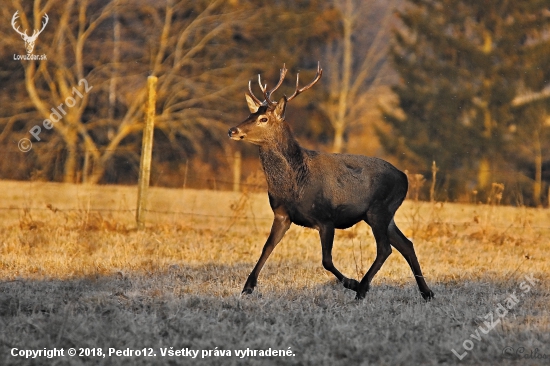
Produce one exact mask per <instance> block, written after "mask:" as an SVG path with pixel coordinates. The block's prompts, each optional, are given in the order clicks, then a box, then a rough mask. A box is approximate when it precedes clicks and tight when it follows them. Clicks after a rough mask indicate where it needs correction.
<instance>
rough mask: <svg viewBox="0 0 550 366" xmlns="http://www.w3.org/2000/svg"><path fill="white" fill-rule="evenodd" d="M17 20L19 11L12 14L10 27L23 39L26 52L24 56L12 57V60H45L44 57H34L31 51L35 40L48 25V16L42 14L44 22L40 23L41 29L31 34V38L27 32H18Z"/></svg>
mask: <svg viewBox="0 0 550 366" xmlns="http://www.w3.org/2000/svg"><path fill="white" fill-rule="evenodd" d="M17 18H19V10H18V11H16V12H15V14H13V17H12V18H11V26H12V27H13V29H14V30H15V31H16V32H17V33H19V35H20V36H21V38H23V41H25V49H26V50H27V54H26V55H15V54H14V55H13V59H14V60H46V55H34V54H33V53H32V51H33V50H34V44H35V42H36V39H37V38H38V36H39V35H40V33H42V31H43V30H44V28H46V24H48V20H49V18H48V14H44V17H43V18H44V20H43V21H42V28H41V29H40V30H38V29H35V30H34V31H33V33H32V36H29V35H28V34H27V30H26V29H25V31H23V32H21V31H20V30H19V27H20V26H17V27H16V22H17Z"/></svg>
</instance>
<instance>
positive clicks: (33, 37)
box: [11, 10, 50, 41]
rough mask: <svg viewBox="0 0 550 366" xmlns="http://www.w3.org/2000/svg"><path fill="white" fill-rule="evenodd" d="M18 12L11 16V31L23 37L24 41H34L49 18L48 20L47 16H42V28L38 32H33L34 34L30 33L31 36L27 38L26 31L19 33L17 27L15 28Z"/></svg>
mask: <svg viewBox="0 0 550 366" xmlns="http://www.w3.org/2000/svg"><path fill="white" fill-rule="evenodd" d="M18 13H19V10H17V11H16V12H15V14H13V17H12V18H11V26H12V27H13V29H14V30H15V31H16V32H17V33H19V34H20V35H21V37H23V38H24V39H25V40H31V41H32V40H36V38H37V37H38V35H39V34H40V33H42V31H43V30H44V28H46V24H48V20H49V19H50V18H48V14H44V21H43V22H42V28H41V29H40V30H36V29H35V30H34V32H33V33H32V36H30V37H29V36H28V35H27V30H26V29H25V32H21V31H20V30H19V27H17V28H15V22H16V21H17V18H19V14H18Z"/></svg>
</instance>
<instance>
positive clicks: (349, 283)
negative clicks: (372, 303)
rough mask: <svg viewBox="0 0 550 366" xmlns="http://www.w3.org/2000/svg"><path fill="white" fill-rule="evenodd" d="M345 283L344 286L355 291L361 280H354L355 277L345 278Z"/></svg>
mask: <svg viewBox="0 0 550 366" xmlns="http://www.w3.org/2000/svg"><path fill="white" fill-rule="evenodd" d="M342 282H343V284H344V287H345V288H347V289H350V290H353V291H357V289H358V288H359V282H357V280H354V279H353V278H344V280H343V281H342Z"/></svg>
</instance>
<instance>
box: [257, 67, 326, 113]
mask: <svg viewBox="0 0 550 366" xmlns="http://www.w3.org/2000/svg"><path fill="white" fill-rule="evenodd" d="M287 71H288V70H287V68H286V65H285V64H283V68H282V69H281V73H280V76H279V82H278V83H277V85H275V87H274V88H273V89H271V90H270V91H267V84H263V85H262V78H261V76H260V74H258V84H260V89H261V90H262V93H263V94H264V98H265V100H264V101H263V102H262V101H260V100H259V99H258V98H256V96H255V95H254V93H252V85H251V81H248V92H249V94H250V96H251V97H252V99H254V101H255V102H256V103H258V104H264V105H269V106H274V105H276V104H277V102H274V101H272V100H271V99H270V97H271V94H273V92H274V91H276V90H277V89H279V87H280V86H281V85H282V84H283V80H284V78H285V76H286V73H287ZM322 75H323V69H321V63H320V62H318V63H317V75H316V76H315V79H313V81H312V82H311V83H309V84H308V85H306V86H304V87H303V88H301V89H298V83H299V81H300V74H297V75H296V90H295V91H294V94H292V95H291V96H290V98H288V99H287V101H291V100H292V99H294V98H296V96H297V95H298V94H300V93H301V92H303V91H305V90H308V89H309V88H311V87H312V86H313V85H315V83H316V82H318V81H319V79H320V78H321V76H322Z"/></svg>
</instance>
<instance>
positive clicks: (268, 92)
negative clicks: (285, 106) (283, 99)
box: [258, 64, 288, 105]
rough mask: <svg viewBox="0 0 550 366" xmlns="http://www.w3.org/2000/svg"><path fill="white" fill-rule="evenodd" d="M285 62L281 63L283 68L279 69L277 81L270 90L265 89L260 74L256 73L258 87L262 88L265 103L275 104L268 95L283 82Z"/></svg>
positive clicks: (265, 85) (285, 71)
mask: <svg viewBox="0 0 550 366" xmlns="http://www.w3.org/2000/svg"><path fill="white" fill-rule="evenodd" d="M287 71H288V70H287V68H286V64H283V68H282V69H281V70H280V74H279V81H278V82H277V85H275V87H274V88H273V89H271V90H270V91H267V84H264V85H262V79H261V76H260V74H258V84H260V89H262V92H263V93H264V98H265V103H267V104H268V105H275V104H276V103H275V102H273V101H272V100H271V99H270V97H271V94H273V92H274V91H276V90H277V89H279V87H280V86H281V85H282V84H283V80H284V79H285V76H286V73H287Z"/></svg>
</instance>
